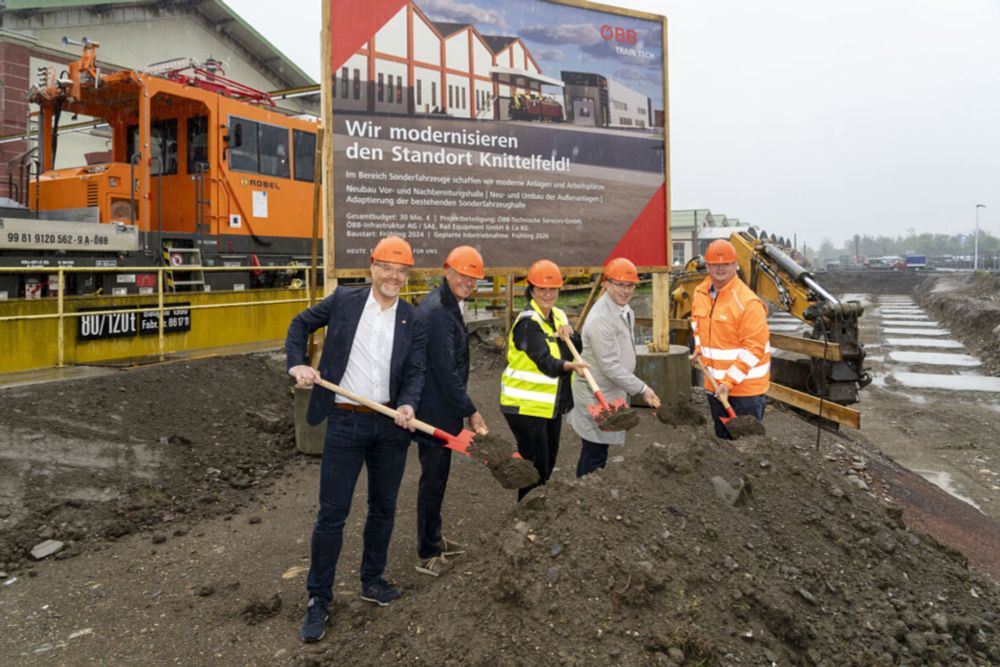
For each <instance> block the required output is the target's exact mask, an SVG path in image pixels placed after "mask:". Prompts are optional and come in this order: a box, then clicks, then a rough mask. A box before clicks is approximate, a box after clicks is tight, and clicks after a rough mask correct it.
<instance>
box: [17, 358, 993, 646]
mask: <svg viewBox="0 0 1000 667" xmlns="http://www.w3.org/2000/svg"><path fill="white" fill-rule="evenodd" d="M474 358H475V362H474V370H473V375H474V379H473V382H472V393H473V396H474V398H475V399H476V400H477V403H478V404H479V406H480V407H481V409H483V412H484V415H485V417H486V419H487V422H488V424H489V425H490V427H491V428H492V429H493V433H494V434H496V435H506V425H505V424H504V422H503V420H502V418H501V416H500V415H499V413H498V411H497V409H496V403H497V391H498V384H499V383H498V381H497V377H498V374H499V372H500V370H501V369H502V366H501V361H500V359H499V357H498V356H497V355H495V354H494V353H492V352H490V351H489V349H488V348H487V347H485V346H477V349H476V351H475V355H474ZM289 385H290V382H289V380H288V379H287V378H286V376H285V375H284V373H283V360H282V359H281V357H280V356H279V355H277V354H257V355H246V356H241V357H229V358H225V359H208V360H202V361H198V362H191V363H181V364H168V365H161V366H152V367H145V368H137V369H132V370H128V371H120V372H115V373H113V374H111V375H107V376H103V377H98V378H89V379H83V380H76V381H71V382H63V383H59V384H42V385H33V386H29V387H19V388H12V389H6V390H0V401H2V402H3V405H4V406H5V409H4V411H3V412H2V413H0V531H2V532H0V570H2V571H3V577H0V584H2V586H0V619H2V623H3V627H4V632H3V633H0V656H5V658H3V659H0V662H5V661H9V664H19V665H20V664H45V665H52V664H56V665H61V664H67V665H69V664H120V663H125V662H141V663H148V664H174V663H177V664H203V663H207V662H214V663H216V664H225V665H265V664H298V665H302V664H341V663H344V662H347V663H348V664H375V663H376V662H383V661H391V662H392V663H399V664H434V665H450V664H453V665H459V664H470V665H480V664H496V663H498V662H500V663H502V664H513V665H536V664H567V665H591V664H621V665H641V664H677V665H712V664H720V665H722V664H746V665H762V664H781V665H785V664H816V665H845V664H855V665H872V664H910V665H923V664H940V665H988V664H1000V590H998V587H997V584H996V583H994V581H992V580H991V579H990V578H989V576H994V577H997V578H1000V567H997V560H998V559H997V557H996V554H997V553H1000V543H996V542H990V540H991V539H993V538H995V536H996V535H997V534H1000V533H998V532H997V524H996V522H995V520H993V518H991V517H990V516H989V515H991V514H992V515H993V516H994V517H995V515H996V511H995V508H994V507H993V506H989V507H988V508H987V510H988V511H986V513H980V512H975V511H974V510H971V508H969V506H968V505H966V504H964V503H961V502H960V501H957V500H955V499H954V498H953V497H952V496H949V495H948V494H946V493H944V492H943V491H942V490H940V489H939V488H937V487H935V486H933V485H931V484H929V483H927V482H925V481H923V479H922V478H920V477H918V476H916V475H913V474H912V473H909V472H908V471H906V470H905V469H902V468H900V467H899V466H898V465H896V464H895V462H894V461H893V459H892V458H891V457H890V456H887V455H886V454H885V453H883V452H884V451H886V450H888V449H891V448H896V447H899V446H900V443H901V442H902V443H904V445H905V443H907V442H909V443H922V444H921V445H920V446H922V447H923V448H924V449H927V450H929V451H931V452H932V454H931V456H937V455H941V456H943V457H948V458H956V455H955V452H956V450H955V449H954V447H955V446H956V445H957V446H958V447H960V448H964V449H963V450H962V451H966V450H969V448H970V447H971V448H972V449H971V450H969V451H973V452H974V453H975V455H976V456H979V457H980V458H981V457H982V456H984V455H985V456H987V457H992V456H993V455H994V454H993V452H992V449H991V448H992V447H996V446H997V445H996V443H994V442H993V441H995V440H996V437H995V433H996V432H997V431H996V426H997V423H996V422H991V423H990V424H984V425H983V428H981V429H977V428H975V427H974V425H972V424H970V425H969V426H968V428H967V430H966V431H964V432H963V434H962V435H961V437H960V438H957V439H955V440H950V439H949V438H950V435H949V433H948V432H947V431H945V430H944V426H940V427H939V428H940V429H941V430H940V431H932V430H931V429H933V428H934V427H935V426H934V425H935V424H936V423H939V422H941V420H940V419H939V418H935V414H937V413H938V411H940V410H944V409H951V410H952V411H953V412H955V413H957V414H956V415H955V416H956V418H960V417H961V416H962V415H963V414H964V415H965V417H966V421H970V420H969V419H968V416H969V413H968V412H965V411H966V410H969V409H973V408H969V407H967V406H966V405H965V402H966V401H972V402H973V404H974V402H975V401H980V400H984V399H981V397H961V398H962V400H961V401H958V402H956V401H954V400H951V401H950V402H949V400H948V397H946V396H942V397H932V398H931V399H928V402H925V403H920V404H918V403H910V401H909V399H908V398H905V397H901V396H900V395H899V394H901V393H905V392H900V391H899V390H897V389H893V388H892V387H873V389H875V390H876V391H873V392H872V393H871V394H870V397H871V398H869V394H865V396H864V398H863V401H865V403H863V405H864V408H863V409H864V410H865V412H864V417H863V418H864V419H865V420H866V422H867V423H870V424H871V428H869V427H868V426H867V425H866V427H865V428H864V429H863V430H862V431H861V432H860V433H859V432H853V431H850V432H844V433H840V434H834V433H829V432H821V433H817V430H816V428H815V427H813V426H810V425H808V424H806V423H805V422H803V421H802V420H801V419H800V418H799V417H797V416H795V415H793V414H791V413H790V412H788V411H786V410H784V409H782V408H780V407H779V406H774V405H771V406H769V408H768V415H767V419H766V424H767V435H766V436H764V437H757V438H747V439H743V440H740V441H739V442H738V443H735V444H729V443H722V442H719V441H717V440H716V439H715V438H714V437H712V436H711V435H710V425H708V424H704V425H683V424H681V425H677V426H673V425H665V424H662V423H661V422H660V421H658V420H656V419H655V418H654V417H653V416H652V415H651V414H650V413H649V412H648V411H642V415H641V416H642V419H641V421H640V425H639V427H638V428H636V429H635V430H633V431H631V432H630V434H629V436H628V445H627V446H626V447H625V448H623V449H613V450H612V452H611V455H612V459H611V462H610V464H609V467H608V469H607V470H606V471H603V472H601V473H598V474H595V475H593V476H591V477H588V478H587V479H585V480H583V481H576V480H575V479H574V477H573V474H572V473H573V470H574V468H575V463H576V458H577V455H578V452H579V441H578V440H577V439H576V438H575V437H574V436H573V433H572V430H571V429H569V428H568V427H566V428H564V437H563V442H562V448H561V452H560V457H559V461H560V467H559V470H558V471H557V472H556V474H555V475H554V477H553V481H552V482H551V483H550V484H549V485H548V487H546V488H544V489H541V490H538V491H536V492H534V493H532V494H531V495H529V497H528V498H526V500H525V502H523V503H521V505H517V504H516V503H515V492H513V491H507V490H504V489H501V488H500V486H499V485H498V484H497V483H496V482H495V481H494V479H493V477H492V476H491V475H490V473H489V471H488V470H487V469H486V468H485V467H484V466H482V465H481V464H478V463H476V462H474V461H472V460H470V459H457V460H456V461H455V464H454V465H453V472H452V480H451V483H450V487H449V492H448V497H447V500H446V507H445V534H446V535H447V536H448V537H449V538H451V539H453V540H458V541H461V542H466V543H467V544H468V547H469V548H468V553H467V554H465V555H463V556H460V557H458V558H456V559H455V560H454V561H453V564H454V567H453V569H452V570H451V571H449V572H447V573H446V574H444V575H443V576H442V577H441V578H438V579H433V578H430V577H427V576H425V575H421V574H418V573H416V572H415V571H414V570H413V564H414V562H415V560H416V554H415V525H414V523H415V519H414V510H415V498H416V479H417V475H418V473H419V464H418V463H417V461H416V452H415V451H414V449H413V448H411V452H410V460H409V463H408V466H407V473H406V476H405V478H404V482H403V487H402V490H401V495H400V502H399V516H398V519H397V525H396V533H395V536H394V541H393V544H392V547H391V549H390V565H389V571H388V573H387V574H388V576H389V577H390V579H392V580H394V581H395V582H396V583H398V584H399V585H400V586H402V588H403V589H404V591H405V595H404V597H403V598H402V599H400V600H399V601H397V602H396V603H394V604H393V605H391V606H390V607H388V608H385V609H382V608H378V607H375V606H374V605H370V604H367V603H364V602H362V601H360V600H359V598H358V597H357V587H358V583H357V567H358V560H359V554H360V532H361V525H362V520H363V512H361V511H357V510H356V512H355V513H354V514H352V516H351V518H350V519H349V521H348V525H347V533H346V538H345V547H344V555H343V557H342V560H341V567H340V573H339V575H338V581H337V598H336V604H335V605H334V609H333V616H332V619H331V625H330V630H329V633H328V635H327V637H326V638H325V639H324V640H323V642H321V643H319V644H317V645H314V646H303V645H301V644H300V643H299V642H298V639H297V630H298V625H299V622H300V620H301V617H302V614H303V611H304V603H305V592H304V578H305V572H306V569H307V567H308V554H309V534H310V527H311V523H312V520H313V516H314V513H315V509H316V500H315V496H316V489H317V475H318V463H317V461H316V460H315V459H314V458H311V457H306V456H303V455H301V454H298V453H297V452H296V451H295V449H294V446H293V443H292V436H291V433H292V429H291V402H292V399H291V395H290V392H289ZM866 391H867V390H866ZM703 400H704V399H703V397H702V396H701V395H700V392H699V390H695V392H694V394H693V396H692V404H691V407H692V408H693V409H694V411H696V412H698V413H700V414H703V415H704V414H705V413H706V412H707V411H706V410H705V408H704V405H703ZM938 402H940V403H938ZM985 402H986V401H985V400H984V405H979V404H975V405H974V409H975V410H984V411H989V410H990V408H988V407H985ZM904 405H905V406H907V409H906V410H903V409H902V408H901V407H900V406H904ZM970 405H972V404H970ZM956 406H957V407H956ZM925 413H926V414H925ZM976 414H977V415H978V414H979V413H978V412H977V413H976ZM984 414H985V413H984ZM917 415H924V421H922V422H912V421H911V420H914V419H915V418H916V417H915V416H917ZM994 415H995V416H996V417H998V418H1000V412H995V411H994ZM892 421H896V422H897V423H905V424H907V427H906V428H905V429H893V428H889V426H891V424H890V422H892ZM989 428H992V429H993V430H992V431H989V430H988V429H989ZM916 446H917V444H914V447H916ZM957 458H961V457H957ZM974 458H975V457H974V456H973V457H970V458H969V459H968V461H969V465H979V466H980V467H984V466H986V465H987V464H983V463H981V462H980V463H979V464H976V463H975V461H974ZM997 460H1000V459H995V458H990V459H989V461H988V465H989V466H993V465H994V464H995V462H996V461H997ZM970 474H972V473H971V472H970ZM364 486H365V484H364V481H363V480H361V481H360V482H359V488H358V494H357V496H356V507H357V508H359V509H361V508H363V507H364ZM994 496H995V493H994ZM969 512H971V514H970V513H969ZM942 517H944V518H942ZM977 522H978V523H977ZM908 526H909V527H908ZM917 527H919V528H921V529H922V530H924V531H931V532H932V533H933V534H934V535H937V537H938V538H939V539H941V540H944V541H945V542H947V543H948V544H950V545H952V546H942V545H941V544H939V543H938V541H937V540H935V539H934V538H932V537H929V536H927V535H925V534H924V533H923V532H920V531H918V530H915V529H914V528H917ZM45 539H56V540H60V541H63V542H64V543H65V546H64V547H63V549H62V550H61V551H60V552H58V553H57V554H56V555H55V556H52V557H49V558H47V559H45V560H43V561H41V562H37V561H34V560H32V559H31V557H30V556H29V555H28V552H29V551H30V549H31V548H32V547H33V546H34V545H36V544H37V543H39V542H41V541H43V540H45ZM991 545H992V548H991ZM958 549H961V550H963V551H965V552H966V553H967V554H973V556H966V555H963V553H961V552H960V551H958ZM984 554H985V555H984ZM970 558H971V560H972V564H973V566H974V569H971V568H970V567H969V566H968V565H967V562H968V561H969V560H970ZM985 573H991V575H988V574H985Z"/></svg>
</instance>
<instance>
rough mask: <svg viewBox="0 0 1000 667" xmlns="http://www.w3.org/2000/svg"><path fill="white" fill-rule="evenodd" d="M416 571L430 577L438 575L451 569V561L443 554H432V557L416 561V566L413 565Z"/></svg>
mask: <svg viewBox="0 0 1000 667" xmlns="http://www.w3.org/2000/svg"><path fill="white" fill-rule="evenodd" d="M414 569H416V571H417V572H419V573H420V574H428V575H430V576H432V577H440V576H441V575H442V574H444V573H445V572H447V571H448V570H449V569H451V563H449V562H448V560H447V559H446V558H445V557H444V555H443V554H442V555H440V556H434V557H432V558H424V559H423V560H419V561H417V564H416V566H414Z"/></svg>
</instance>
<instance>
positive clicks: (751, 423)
mask: <svg viewBox="0 0 1000 667" xmlns="http://www.w3.org/2000/svg"><path fill="white" fill-rule="evenodd" d="M691 363H692V364H693V365H694V367H695V368H697V369H698V370H700V371H701V372H702V374H704V376H705V377H706V378H708V384H709V385H711V387H712V391H713V392H718V391H719V383H718V382H716V381H715V377H713V376H712V373H711V372H710V371H709V370H708V369H707V368H705V365H704V364H703V363H701V359H698V358H697V357H695V358H694V359H692V360H691ZM716 398H718V399H719V402H720V403H722V407H723V408H725V409H726V414H727V415H728V416H727V417H719V421H720V422H721V423H722V427H723V428H724V429H726V432H728V433H729V437H731V438H732V439H734V440H735V439H736V438H739V437H740V436H743V435H764V425H763V424H761V423H760V422H759V421H757V420H756V419H755V418H754V417H750V416H747V415H744V416H742V417H737V416H736V412H735V411H734V410H733V406H731V405H730V404H729V399H728V398H719V397H718V396H716ZM734 419H735V420H736V423H735V424H733V425H732V426H730V425H729V422H731V421H733V420H734ZM737 427H738V428H737Z"/></svg>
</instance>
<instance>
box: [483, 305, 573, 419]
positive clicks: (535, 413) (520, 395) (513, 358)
mask: <svg viewBox="0 0 1000 667" xmlns="http://www.w3.org/2000/svg"><path fill="white" fill-rule="evenodd" d="M525 317H530V318H531V319H533V320H534V321H535V322H536V323H537V324H538V326H540V327H541V328H542V333H544V334H545V338H546V340H547V342H548V345H549V354H551V355H552V356H553V357H555V358H556V359H559V358H561V357H560V353H559V341H558V338H557V337H556V331H558V330H559V327H562V326H567V325H568V324H569V319H568V318H567V317H566V313H564V312H563V311H562V310H561V309H559V308H553V309H552V318H553V320H554V321H555V328H552V327H551V326H549V323H548V322H546V321H545V318H544V317H542V314H541V312H540V311H539V310H538V306H537V304H536V303H535V302H534V300H532V302H531V310H523V311H521V312H520V313H519V314H518V316H517V320H516V321H515V322H514V325H515V326H517V323H518V322H520V321H521V319H522V318H525ZM558 392H559V378H554V377H549V376H548V375H546V374H545V373H542V372H541V371H539V370H538V366H536V365H535V362H533V361H532V360H531V357H529V356H528V355H527V354H526V353H525V352H522V351H521V350H519V349H517V347H515V345H514V327H511V328H510V333H509V334H508V335H507V368H506V369H504V372H503V375H502V376H501V378H500V405H502V406H507V407H516V408H517V411H518V414H522V415H529V416H532V417H544V418H545V419H551V418H552V416H553V415H554V414H555V411H556V395H557V394H558Z"/></svg>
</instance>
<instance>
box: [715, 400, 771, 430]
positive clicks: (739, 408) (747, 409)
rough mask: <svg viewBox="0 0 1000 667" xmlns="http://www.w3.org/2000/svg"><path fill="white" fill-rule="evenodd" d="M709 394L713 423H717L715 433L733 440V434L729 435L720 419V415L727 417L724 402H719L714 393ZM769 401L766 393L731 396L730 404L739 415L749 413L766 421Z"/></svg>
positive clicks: (759, 419)
mask: <svg viewBox="0 0 1000 667" xmlns="http://www.w3.org/2000/svg"><path fill="white" fill-rule="evenodd" d="M707 396H708V409H709V410H711V411H712V423H713V424H715V435H716V436H717V437H719V438H722V439H723V440H732V439H733V438H732V436H731V435H729V431H727V430H726V427H725V426H723V425H722V422H720V421H719V417H727V416H728V415H727V414H726V409H725V408H724V407H722V403H720V402H719V399H717V398H716V397H715V396H713V395H712V394H707ZM766 403H767V401H766V400H765V398H764V395H763V394H761V395H760V396H730V397H729V405H731V406H732V407H733V412H735V413H736V416H737V417H742V416H743V415H749V416H751V417H756V418H757V421H764V405H765V404H766Z"/></svg>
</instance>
